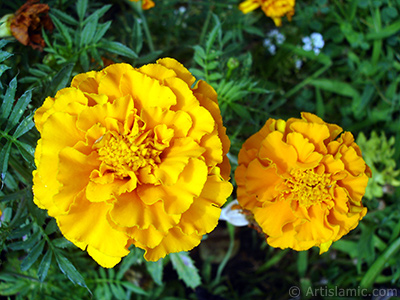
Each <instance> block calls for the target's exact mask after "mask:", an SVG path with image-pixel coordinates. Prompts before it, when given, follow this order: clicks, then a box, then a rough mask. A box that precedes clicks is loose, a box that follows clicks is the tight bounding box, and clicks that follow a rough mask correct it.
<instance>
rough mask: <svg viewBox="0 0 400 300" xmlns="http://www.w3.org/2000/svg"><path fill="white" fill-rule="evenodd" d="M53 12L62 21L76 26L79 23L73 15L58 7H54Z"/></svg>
mask: <svg viewBox="0 0 400 300" xmlns="http://www.w3.org/2000/svg"><path fill="white" fill-rule="evenodd" d="M51 13H52V14H53V15H55V16H56V17H57V18H58V19H59V20H60V21H62V22H64V23H66V24H69V25H74V26H76V25H78V24H79V23H78V21H77V20H75V19H74V18H73V17H71V16H70V15H68V14H66V13H65V12H63V11H61V10H59V9H57V8H54V7H52V8H51Z"/></svg>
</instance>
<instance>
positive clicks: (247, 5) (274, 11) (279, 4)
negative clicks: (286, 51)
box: [239, 0, 296, 26]
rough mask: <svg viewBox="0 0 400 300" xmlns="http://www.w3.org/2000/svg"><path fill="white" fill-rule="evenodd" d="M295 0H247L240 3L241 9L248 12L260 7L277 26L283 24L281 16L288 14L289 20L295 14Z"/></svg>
mask: <svg viewBox="0 0 400 300" xmlns="http://www.w3.org/2000/svg"><path fill="white" fill-rule="evenodd" d="M295 2H296V1H295V0H246V1H244V2H242V3H240V5H239V9H240V10H241V11H242V12H243V13H245V14H247V13H249V12H251V11H253V10H255V9H257V8H259V7H261V9H262V10H263V12H264V13H265V15H266V16H267V17H270V18H271V19H272V20H273V21H274V23H275V25H276V26H281V25H282V20H281V18H282V17H284V16H286V17H287V18H288V19H289V21H290V20H291V19H292V16H293V15H294V6H295V4H296V3H295Z"/></svg>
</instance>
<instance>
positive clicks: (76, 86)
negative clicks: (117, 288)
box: [33, 58, 232, 268]
mask: <svg viewBox="0 0 400 300" xmlns="http://www.w3.org/2000/svg"><path fill="white" fill-rule="evenodd" d="M195 81H196V79H195V78H194V77H193V76H192V74H191V73H190V72H189V71H188V70H187V69H186V68H185V67H184V66H183V65H182V64H180V63H179V62H177V61H176V60H174V59H172V58H164V59H160V60H158V61H157V63H156V64H148V65H145V66H143V67H141V68H138V69H136V68H133V67H132V66H130V65H128V64H113V65H110V66H108V67H106V68H104V69H103V70H101V71H99V72H96V71H91V72H88V73H84V74H79V75H77V76H75V77H74V79H73V80H72V83H71V87H68V88H64V89H62V90H60V91H58V92H57V94H56V96H55V97H54V98H52V97H48V98H47V99H46V100H45V102H44V103H43V106H42V107H40V108H38V109H37V111H36V113H35V124H36V128H37V129H38V130H39V132H40V134H41V138H40V140H39V141H38V145H37V148H36V151H35V164H36V167H37V170H35V171H34V174H33V175H34V176H33V183H34V185H33V192H34V202H35V203H36V204H37V205H38V206H39V207H40V208H42V209H47V210H48V214H49V215H50V216H52V217H54V218H55V219H56V220H57V224H58V226H59V228H60V230H61V232H62V234H63V235H64V236H65V237H66V238H67V239H68V240H70V241H71V242H73V243H74V244H75V245H76V246H78V247H79V248H81V249H82V250H87V251H88V253H89V255H91V256H92V257H93V259H94V260H96V261H97V262H98V263H99V264H100V265H102V266H103V267H109V268H110V267H113V266H115V265H116V264H117V263H118V262H119V261H120V260H121V258H122V257H124V256H126V255H127V254H128V253H129V251H128V248H129V246H130V245H132V244H133V245H135V246H136V247H139V248H142V249H144V250H145V251H146V253H145V259H147V260H151V261H156V260H158V259H159V258H162V257H164V256H165V255H166V254H168V253H172V252H180V251H188V250H191V249H192V248H194V247H195V246H197V245H198V244H199V243H200V241H201V239H202V236H203V235H204V234H206V233H208V232H210V231H211V230H213V229H214V227H215V226H216V225H217V223H218V218H219V216H220V213H221V209H220V207H221V206H222V205H223V204H224V203H225V201H226V198H227V197H228V196H229V195H230V193H231V192H232V185H231V184H230V183H229V182H228V179H229V174H230V165H229V161H228V159H227V157H226V154H227V152H228V150H229V146H230V142H229V139H228V137H227V135H226V133H225V131H226V129H225V127H224V126H223V125H222V118H221V114H220V110H219V107H218V100H217V94H216V92H215V91H214V89H213V88H212V87H211V86H210V85H208V84H207V83H206V82H204V81H202V80H199V81H197V82H196V84H195Z"/></svg>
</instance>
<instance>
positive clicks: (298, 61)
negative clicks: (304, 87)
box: [294, 59, 303, 70]
mask: <svg viewBox="0 0 400 300" xmlns="http://www.w3.org/2000/svg"><path fill="white" fill-rule="evenodd" d="M294 65H295V67H296V69H297V70H300V68H301V66H302V65H303V62H302V60H301V59H296V60H295V62H294Z"/></svg>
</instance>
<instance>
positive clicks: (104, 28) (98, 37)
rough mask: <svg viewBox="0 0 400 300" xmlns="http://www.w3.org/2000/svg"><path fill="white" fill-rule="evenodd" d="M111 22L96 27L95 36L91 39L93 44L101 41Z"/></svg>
mask: <svg viewBox="0 0 400 300" xmlns="http://www.w3.org/2000/svg"><path fill="white" fill-rule="evenodd" d="M111 23H112V22H111V21H108V22H106V23H104V24H99V25H97V29H96V34H95V35H94V37H93V43H97V42H98V41H100V40H101V38H102V37H103V36H104V35H105V34H106V32H107V30H108V29H109V28H110V26H111Z"/></svg>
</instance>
